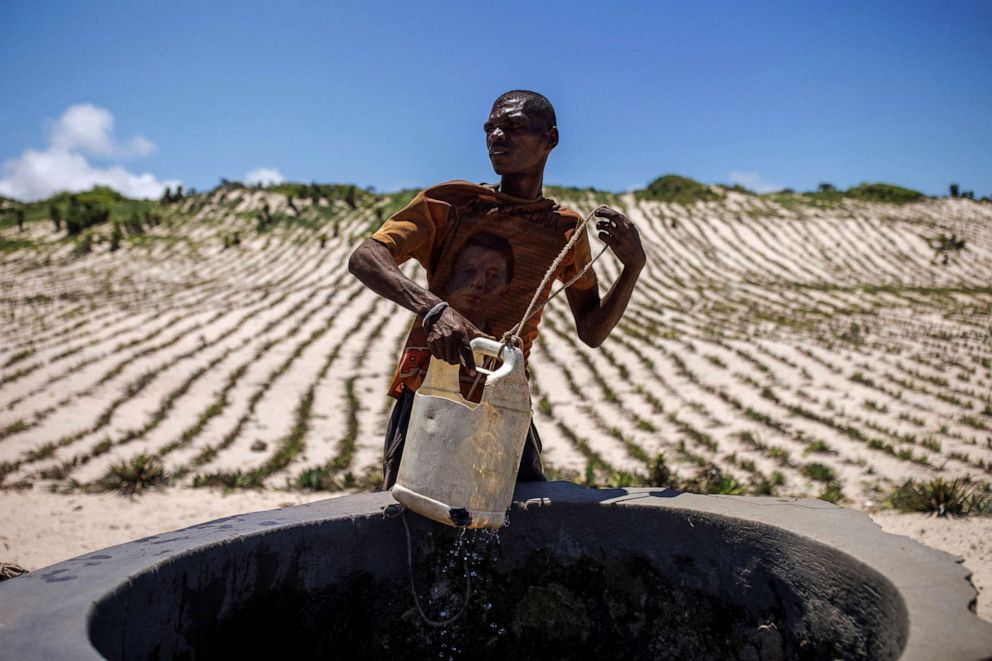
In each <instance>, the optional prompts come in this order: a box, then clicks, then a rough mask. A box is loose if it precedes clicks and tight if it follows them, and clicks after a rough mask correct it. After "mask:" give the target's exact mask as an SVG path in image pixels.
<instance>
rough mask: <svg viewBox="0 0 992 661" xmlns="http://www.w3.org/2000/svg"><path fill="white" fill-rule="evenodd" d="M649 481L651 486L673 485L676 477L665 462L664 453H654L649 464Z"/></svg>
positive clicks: (676, 480) (676, 479)
mask: <svg viewBox="0 0 992 661" xmlns="http://www.w3.org/2000/svg"><path fill="white" fill-rule="evenodd" d="M649 482H650V483H651V486H658V487H666V486H674V485H675V483H677V482H678V478H676V477H675V475H674V474H673V473H672V471H671V470H670V469H669V468H668V465H667V464H666V463H665V455H664V453H661V454H657V455H655V457H654V459H652V460H651V464H650V466H649Z"/></svg>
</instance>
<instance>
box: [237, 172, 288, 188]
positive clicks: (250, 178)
mask: <svg viewBox="0 0 992 661" xmlns="http://www.w3.org/2000/svg"><path fill="white" fill-rule="evenodd" d="M284 181H286V177H284V176H282V173H281V172H279V170H276V169H275V168H255V169H254V170H252V171H251V172H249V173H248V174H246V175H245V183H246V184H248V185H249V186H254V185H255V184H261V185H262V186H272V185H273V184H281V183H282V182H284Z"/></svg>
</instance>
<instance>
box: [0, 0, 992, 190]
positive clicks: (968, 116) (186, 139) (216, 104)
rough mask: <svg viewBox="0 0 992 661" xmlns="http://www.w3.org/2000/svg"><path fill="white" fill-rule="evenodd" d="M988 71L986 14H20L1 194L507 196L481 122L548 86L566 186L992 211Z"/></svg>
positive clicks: (926, 10) (494, 9) (2, 143)
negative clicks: (95, 183)
mask: <svg viewBox="0 0 992 661" xmlns="http://www.w3.org/2000/svg"><path fill="white" fill-rule="evenodd" d="M990 63H992V2H987V1H984V0H982V1H974V2H953V1H946V0H945V1H943V2H896V1H892V2H847V3H838V2H829V3H828V2H776V3H770V2H753V1H749V2H706V1H702V2H692V3H687V2H677V3H675V2H614V3H600V4H598V5H593V6H585V5H583V4H580V3H575V2H541V3H535V2H499V3H477V2H418V3H401V2H373V1H371V0H370V1H367V2H353V3H332V2H309V3H294V2H280V3H278V4H276V3H251V2H246V3H206V2H172V3H154V4H153V3H125V2H88V3H64V2H63V3H50V2H42V1H34V2H16V3H13V2H7V3H4V4H3V6H2V7H0V75H2V80H3V86H2V90H3V92H2V94H0V162H2V163H3V165H2V166H0V168H2V169H0V193H6V194H10V193H11V192H13V193H17V192H20V193H21V195H20V196H21V197H25V196H30V195H29V193H27V192H24V191H29V190H31V191H35V193H34V194H35V196H37V195H40V194H41V188H43V187H44V186H45V185H54V184H51V183H47V184H46V183H44V182H48V181H49V180H52V181H59V182H63V183H62V185H64V186H71V185H75V184H77V183H79V182H84V183H87V182H89V181H91V180H93V179H94V177H95V178H97V179H99V178H100V177H101V176H102V177H105V178H108V180H110V181H113V182H121V183H120V186H122V187H131V190H132V191H139V192H140V191H154V190H156V189H155V187H156V186H158V187H159V188H160V187H161V185H163V184H164V183H166V182H175V181H181V182H183V183H184V184H185V185H187V186H195V187H197V188H200V189H203V188H208V187H211V186H213V185H215V184H216V183H217V182H218V180H219V179H220V178H221V177H225V178H229V179H242V180H243V179H245V177H246V174H247V173H249V172H251V171H255V170H258V169H259V168H267V169H272V170H276V171H278V173H279V174H280V175H281V176H283V177H285V178H286V179H289V180H296V181H322V182H326V181H335V182H353V183H357V184H360V185H362V186H369V185H372V186H375V187H376V188H378V189H379V190H393V189H396V188H399V187H416V186H427V185H430V184H432V183H436V182H439V181H444V180H448V179H455V178H464V179H469V180H474V181H492V180H494V178H495V177H494V175H493V173H492V171H491V169H490V167H489V163H488V159H487V158H486V155H485V151H484V140H483V132H482V123H483V121H484V120H485V116H486V114H487V113H488V110H489V106H490V104H491V102H492V100H493V98H494V97H496V96H497V95H498V94H499V93H501V92H503V91H506V90H508V89H513V88H529V89H535V90H537V91H540V92H542V93H544V94H546V95H547V96H548V97H549V98H550V99H551V101H552V102H553V103H554V104H555V108H556V110H557V113H558V120H559V121H558V123H559V128H560V131H561V136H562V139H561V146H560V147H559V148H558V149H557V150H556V152H555V153H554V154H553V155H552V157H551V160H550V161H549V165H548V170H547V174H546V178H545V181H546V182H547V183H556V184H567V185H576V186H589V185H592V186H596V187H598V188H603V189H609V190H627V189H630V188H632V187H640V186H643V185H645V184H646V183H647V182H648V181H650V180H651V179H653V178H654V177H656V176H658V175H661V174H665V173H669V172H676V173H680V174H684V175H687V176H691V177H694V178H696V179H700V180H702V181H707V182H729V181H731V180H732V179H736V180H739V181H742V182H744V183H746V184H748V185H751V186H754V187H758V188H770V187H785V186H788V187H791V188H795V189H798V190H808V189H812V188H815V187H816V185H817V184H818V183H820V182H824V181H829V182H832V183H834V184H836V185H838V186H844V187H846V186H850V185H854V184H857V183H859V182H862V181H888V182H892V183H898V184H902V185H906V186H910V187H913V188H917V189H919V190H922V191H924V192H926V193H929V194H945V193H946V190H947V185H948V183H949V182H951V181H955V182H957V183H959V184H960V185H961V187H962V188H963V189H973V190H974V191H975V193H976V194H977V195H979V196H981V195H990V194H992V64H990ZM74 107H75V110H70V109H73V108H74ZM80 108H82V110H80ZM108 117H109V118H110V119H109V123H108ZM142 175H145V176H144V177H143V176H142ZM42 180H43V181H42ZM40 181H41V182H42V183H39V182H40Z"/></svg>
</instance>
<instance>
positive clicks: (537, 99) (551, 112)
mask: <svg viewBox="0 0 992 661" xmlns="http://www.w3.org/2000/svg"><path fill="white" fill-rule="evenodd" d="M505 101H522V102H523V108H524V111H525V112H526V113H527V114H528V115H531V116H532V117H535V118H539V119H540V120H541V122H542V123H544V128H546V129H549V128H551V127H552V126H557V125H558V119H557V118H556V117H555V109H554V106H552V105H551V102H550V101H548V99H547V97H546V96H544V95H543V94H538V93H537V92H531V91H530V90H511V91H509V92H506V93H504V94H500V95H499V98H498V99H496V100H495V101H493V106H494V107H495V106H497V105H499V104H500V103H503V102H505Z"/></svg>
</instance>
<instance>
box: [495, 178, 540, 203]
mask: <svg viewBox="0 0 992 661" xmlns="http://www.w3.org/2000/svg"><path fill="white" fill-rule="evenodd" d="M543 188H544V174H543V173H538V174H505V175H503V176H502V177H500V180H499V192H501V193H504V194H506V195H509V196H511V197H519V198H522V199H524V200H534V199H537V198H539V197H541V191H542V190H543Z"/></svg>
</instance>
